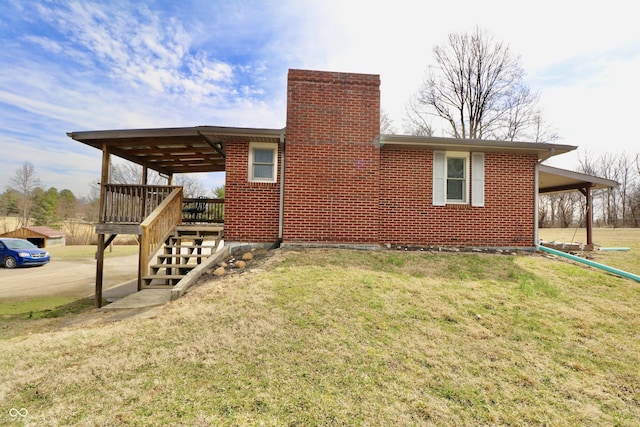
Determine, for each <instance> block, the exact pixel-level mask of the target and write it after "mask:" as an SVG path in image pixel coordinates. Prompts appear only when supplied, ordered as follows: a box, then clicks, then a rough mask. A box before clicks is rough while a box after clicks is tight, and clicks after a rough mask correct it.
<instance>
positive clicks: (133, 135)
mask: <svg viewBox="0 0 640 427" xmlns="http://www.w3.org/2000/svg"><path fill="white" fill-rule="evenodd" d="M67 135H68V136H69V137H70V138H72V139H74V140H76V141H79V142H82V143H84V144H87V145H89V146H92V147H94V148H97V149H99V150H105V149H106V150H108V151H109V152H110V153H111V154H113V155H116V156H118V157H121V158H123V159H126V160H129V161H132V162H134V163H137V164H139V165H143V166H146V167H148V168H149V169H153V170H156V171H158V172H160V173H163V174H166V175H171V174H176V173H193V172H221V171H224V170H225V153H226V147H227V144H230V143H234V142H246V141H257V142H275V143H277V142H280V141H281V138H282V137H283V135H284V130H283V129H254V128H231V127H218V126H196V127H188V128H158V129H124V130H101V131H86V132H69V133H68V134H67Z"/></svg>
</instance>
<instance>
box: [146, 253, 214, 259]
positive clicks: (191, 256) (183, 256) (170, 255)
mask: <svg viewBox="0 0 640 427" xmlns="http://www.w3.org/2000/svg"><path fill="white" fill-rule="evenodd" d="M210 256H211V254H160V255H158V258H162V259H167V258H208V257H210Z"/></svg>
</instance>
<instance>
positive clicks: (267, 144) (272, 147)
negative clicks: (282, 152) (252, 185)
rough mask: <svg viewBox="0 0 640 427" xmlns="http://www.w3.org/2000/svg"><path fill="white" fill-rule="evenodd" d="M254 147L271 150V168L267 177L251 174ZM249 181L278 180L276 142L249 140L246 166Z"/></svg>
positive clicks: (253, 162) (253, 164)
mask: <svg viewBox="0 0 640 427" xmlns="http://www.w3.org/2000/svg"><path fill="white" fill-rule="evenodd" d="M256 149H260V150H271V151H272V152H273V170H272V174H271V176H270V177H268V178H259V177H254V176H253V171H254V166H255V161H254V157H255V156H254V153H255V150H256ZM248 169H249V170H248V179H249V182H277V181H278V144H274V143H270V142H250V143H249V166H248Z"/></svg>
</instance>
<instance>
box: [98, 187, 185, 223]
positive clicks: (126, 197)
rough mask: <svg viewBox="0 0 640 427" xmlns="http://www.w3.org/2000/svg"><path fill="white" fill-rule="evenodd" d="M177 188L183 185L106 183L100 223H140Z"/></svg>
mask: <svg viewBox="0 0 640 427" xmlns="http://www.w3.org/2000/svg"><path fill="white" fill-rule="evenodd" d="M177 188H181V187H175V186H166V185H131V184H104V204H103V206H102V208H101V210H100V223H103V224H104V223H132V224H139V223H141V222H142V221H144V220H145V218H147V216H149V215H150V214H151V212H153V210H154V209H155V208H157V207H158V206H159V205H160V204H161V203H162V202H163V200H165V199H166V198H167V197H168V196H169V194H171V192H172V191H174V190H175V189H177Z"/></svg>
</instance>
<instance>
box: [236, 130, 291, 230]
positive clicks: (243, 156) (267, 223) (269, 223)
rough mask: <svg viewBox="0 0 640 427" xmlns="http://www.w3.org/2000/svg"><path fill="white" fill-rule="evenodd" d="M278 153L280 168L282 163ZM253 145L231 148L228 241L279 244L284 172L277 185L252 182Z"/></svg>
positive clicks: (241, 144) (239, 143) (247, 143)
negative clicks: (249, 176)
mask: <svg viewBox="0 0 640 427" xmlns="http://www.w3.org/2000/svg"><path fill="white" fill-rule="evenodd" d="M281 154H282V153H281V152H280V149H278V164H280V162H281V161H282V159H281ZM248 165H249V141H246V142H234V143H233V144H227V157H226V166H225V168H226V178H225V181H226V182H225V200H224V238H225V240H226V241H232V242H256V243H258V242H275V240H276V239H277V238H278V215H279V205H280V171H279V170H278V171H276V173H277V175H278V180H277V182H276V183H262V182H259V183H258V182H249V179H248V167H249V166H248Z"/></svg>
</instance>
